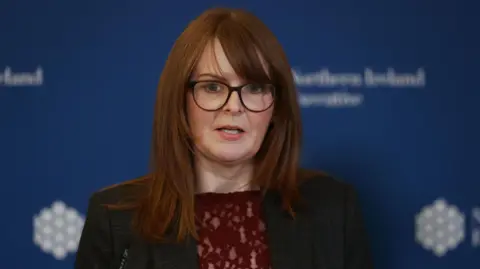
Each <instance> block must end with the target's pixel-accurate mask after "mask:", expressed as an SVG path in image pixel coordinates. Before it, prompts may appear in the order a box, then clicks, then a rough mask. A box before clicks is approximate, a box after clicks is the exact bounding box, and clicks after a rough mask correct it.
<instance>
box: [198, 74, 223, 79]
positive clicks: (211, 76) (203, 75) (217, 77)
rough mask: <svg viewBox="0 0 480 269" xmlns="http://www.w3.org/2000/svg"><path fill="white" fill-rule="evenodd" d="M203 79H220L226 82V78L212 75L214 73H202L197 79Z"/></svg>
mask: <svg viewBox="0 0 480 269" xmlns="http://www.w3.org/2000/svg"><path fill="white" fill-rule="evenodd" d="M202 77H210V78H214V79H219V80H223V81H225V80H226V79H225V78H224V77H222V76H219V75H216V74H212V73H201V74H199V75H198V76H197V78H202Z"/></svg>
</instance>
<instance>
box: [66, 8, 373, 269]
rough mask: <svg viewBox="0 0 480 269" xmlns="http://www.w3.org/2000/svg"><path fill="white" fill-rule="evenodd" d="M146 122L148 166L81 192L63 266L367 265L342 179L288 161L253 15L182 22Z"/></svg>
mask: <svg viewBox="0 0 480 269" xmlns="http://www.w3.org/2000/svg"><path fill="white" fill-rule="evenodd" d="M153 129H154V130H153V157H152V166H153V167H152V171H151V173H149V174H148V175H147V176H145V177H143V178H140V179H136V180H133V181H129V182H125V183H122V184H119V185H116V186H113V187H109V188H107V189H104V190H102V191H99V192H97V193H95V194H94V195H93V196H92V197H91V199H90V202H89V208H88V213H87V219H86V222H85V226H84V229H83V233H82V236H81V239H80V244H79V249H78V252H77V257H76V262H75V268H77V269H94V268H95V269H97V268H98V269H103V268H105V269H107V268H123V269H125V268H127V269H142V268H145V269H146V268H172V269H173V268H178V269H180V268H182V269H183V268H185V269H187V268H188V269H190V268H192V269H193V268H202V269H217V268H221V269H224V268H232V269H233V268H248V269H267V268H273V269H289V268H291V269H310V268H311V269H316V268H318V269H325V268H332V269H333V268H347V269H367V268H372V261H371V258H370V254H369V250H368V245H367V240H366V234H365V231H364V228H363V224H362V220H361V216H360V213H359V207H358V204H357V202H356V200H355V199H356V198H355V193H354V190H353V189H352V188H351V187H350V186H349V185H347V184H345V183H341V182H338V181H336V180H334V179H331V178H329V177H328V176H325V175H323V174H316V173H311V172H310V173H307V172H306V171H303V170H301V169H299V148H300V137H301V122H300V111H299V106H298V103H297V98H296V90H295V85H294V81H293V78H292V73H291V68H290V66H289V64H288V62H287V58H286V56H285V53H284V52H283V50H282V48H281V46H280V44H279V42H278V41H277V39H276V38H275V37H274V35H273V34H272V32H271V31H270V30H269V29H268V28H267V27H266V26H265V25H264V24H263V23H262V22H261V21H260V20H259V19H258V18H256V17H255V16H254V15H252V14H250V13H248V12H245V11H242V10H236V9H220V8H217V9H210V10H208V11H206V12H205V13H203V14H202V15H201V16H200V17H198V18H197V19H196V20H194V21H193V22H191V24H190V25H189V26H188V27H187V28H186V29H185V31H184V32H183V33H182V34H181V35H180V37H179V38H178V39H177V41H176V43H175V44H174V46H173V49H172V51H171V53H170V55H169V57H168V60H167V62H166V64H165V68H164V70H163V73H162V75H161V78H160V82H159V86H158V92H157V100H156V106H155V120H154V128H153Z"/></svg>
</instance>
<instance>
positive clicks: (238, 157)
mask: <svg viewBox="0 0 480 269" xmlns="http://www.w3.org/2000/svg"><path fill="white" fill-rule="evenodd" d="M212 153H213V156H215V158H216V159H217V160H219V161H221V162H229V163H232V162H233V163H234V162H241V161H244V160H248V159H250V158H252V157H253V154H250V152H249V151H245V149H243V150H241V151H239V150H222V151H216V152H215V151H214V152H212Z"/></svg>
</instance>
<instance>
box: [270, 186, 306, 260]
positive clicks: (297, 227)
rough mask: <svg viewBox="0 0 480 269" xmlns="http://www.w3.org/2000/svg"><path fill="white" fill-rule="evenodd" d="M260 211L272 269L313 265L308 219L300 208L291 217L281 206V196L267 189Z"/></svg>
mask: <svg viewBox="0 0 480 269" xmlns="http://www.w3.org/2000/svg"><path fill="white" fill-rule="evenodd" d="M263 211H264V212H263V213H264V217H265V222H266V226H267V236H268V246H269V250H270V257H271V262H272V269H311V268H313V242H312V227H311V221H309V218H308V217H307V215H306V214H303V213H302V212H301V211H299V212H298V213H297V215H296V217H295V219H294V218H292V217H291V216H290V215H289V214H288V212H286V211H285V210H283V209H282V207H281V197H280V195H279V194H278V193H277V192H275V191H268V192H267V194H266V196H265V199H264V203H263Z"/></svg>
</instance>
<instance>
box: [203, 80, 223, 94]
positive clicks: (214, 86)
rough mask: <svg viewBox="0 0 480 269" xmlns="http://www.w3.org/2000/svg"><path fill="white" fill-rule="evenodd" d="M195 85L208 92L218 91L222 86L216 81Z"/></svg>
mask: <svg viewBox="0 0 480 269" xmlns="http://www.w3.org/2000/svg"><path fill="white" fill-rule="evenodd" d="M197 86H199V87H200V88H201V89H203V90H205V91H208V92H218V91H221V90H222V89H223V88H224V87H223V86H222V84H220V83H216V82H202V83H199V85H197Z"/></svg>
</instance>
